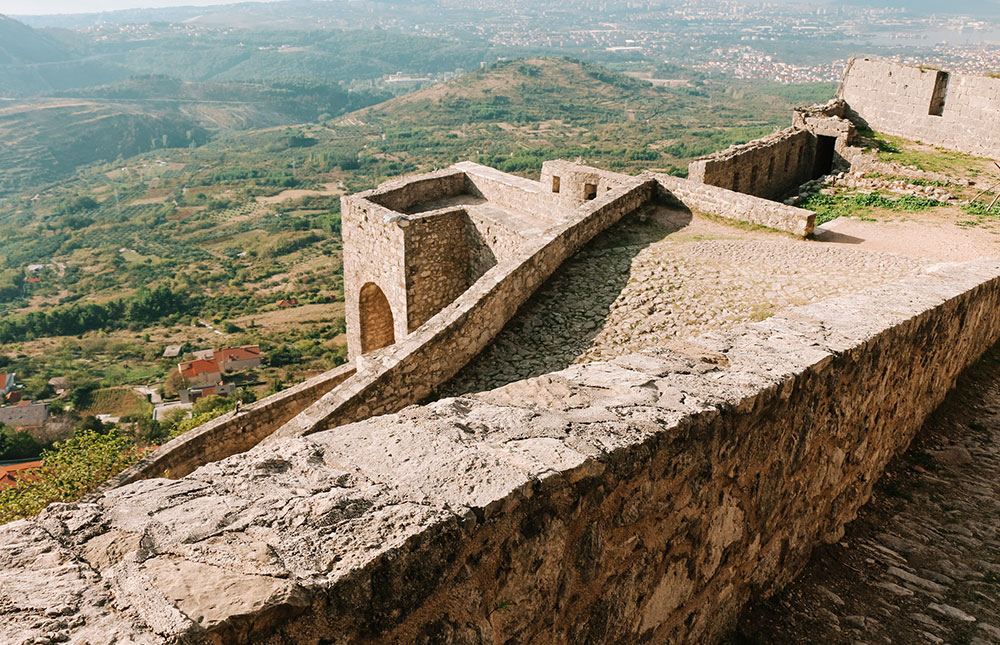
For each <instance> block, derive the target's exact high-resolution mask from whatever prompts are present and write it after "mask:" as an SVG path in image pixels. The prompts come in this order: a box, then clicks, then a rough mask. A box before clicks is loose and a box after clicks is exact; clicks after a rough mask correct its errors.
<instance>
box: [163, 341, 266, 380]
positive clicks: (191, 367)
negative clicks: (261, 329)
mask: <svg viewBox="0 0 1000 645" xmlns="http://www.w3.org/2000/svg"><path fill="white" fill-rule="evenodd" d="M194 355H195V359H194V360H193V361H186V362H184V363H178V364H177V369H179V370H180V372H181V376H183V377H184V382H185V383H187V384H188V386H189V387H191V386H194V387H207V386H210V385H216V384H219V383H221V381H222V375H223V374H230V373H232V372H242V371H243V370H252V369H255V368H258V367H260V363H261V360H262V358H263V355H262V354H261V353H260V346H259V345H242V346H240V347H220V348H219V349H204V350H201V351H198V352H195V353H194Z"/></svg>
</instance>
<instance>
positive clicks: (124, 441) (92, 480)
mask: <svg viewBox="0 0 1000 645" xmlns="http://www.w3.org/2000/svg"><path fill="white" fill-rule="evenodd" d="M138 459H139V453H138V452H137V451H136V450H135V448H134V446H133V445H132V441H131V440H130V439H129V438H128V437H126V436H124V435H122V434H121V432H120V431H119V430H118V429H117V428H111V429H110V430H109V431H108V432H107V434H100V433H98V432H95V431H93V430H88V429H81V430H79V431H77V432H75V433H74V435H73V436H72V437H71V438H70V439H67V440H66V441H62V442H58V443H56V444H55V447H54V449H53V450H46V451H44V452H42V461H43V464H42V466H41V467H40V468H38V469H35V470H34V471H32V472H31V473H30V474H28V475H27V477H24V478H23V479H22V480H21V481H20V482H19V483H18V485H17V486H15V487H13V488H7V489H5V490H0V524H3V523H6V522H12V521H14V520H16V519H20V518H23V517H29V516H31V515H35V514H36V513H38V512H39V511H41V510H42V509H43V508H45V507H46V506H48V505H49V504H50V503H52V502H69V501H73V500H76V499H79V498H80V497H81V496H83V495H84V494H86V493H88V492H90V491H91V490H93V489H94V488H96V487H97V486H98V485H100V484H102V483H103V482H105V481H107V479H108V478H109V477H112V476H114V475H116V474H118V473H120V472H121V471H122V470H124V469H125V468H128V467H129V466H131V465H132V464H133V463H135V462H136V461H137V460H138Z"/></svg>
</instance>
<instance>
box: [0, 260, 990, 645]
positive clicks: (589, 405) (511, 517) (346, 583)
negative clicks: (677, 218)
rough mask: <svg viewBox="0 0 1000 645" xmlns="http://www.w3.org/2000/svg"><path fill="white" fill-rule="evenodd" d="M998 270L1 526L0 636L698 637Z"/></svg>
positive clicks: (364, 427) (772, 582)
mask: <svg viewBox="0 0 1000 645" xmlns="http://www.w3.org/2000/svg"><path fill="white" fill-rule="evenodd" d="M998 310H1000V263H997V262H992V261H978V262H972V263H965V264H949V265H938V266H936V267H932V268H931V269H929V270H927V271H926V273H925V274H923V275H920V276H918V277H915V278H910V279H906V280H903V281H901V282H898V283H895V284H891V285H887V286H885V287H879V288H873V289H870V290H868V291H866V292H863V293H859V294H856V295H852V296H848V297H844V298H838V299H834V300H830V301H826V302H822V303H817V304H813V305H809V306H805V307H801V308H798V309H794V310H791V311H790V313H788V314H787V315H784V316H780V317H774V318H771V319H768V320H766V321H764V322H760V323H754V324H748V325H745V326H743V327H740V328H737V329H735V330H732V331H729V332H723V333H719V334H716V335H713V336H710V337H705V338H703V339H701V340H699V341H697V342H695V343H692V344H685V345H675V346H673V348H672V347H671V346H670V345H664V346H663V347H661V348H659V349H657V350H654V351H649V352H647V353H644V354H636V355H630V356H625V357H621V358H618V359H616V360H615V361H613V362H610V363H588V364H583V365H577V366H573V367H571V368H569V369H566V370H563V371H560V372H556V373H552V374H548V375H545V376H541V377H536V378H533V379H529V380H526V381H520V382H517V383H513V384H511V385H508V386H505V387H503V388H500V389H497V390H493V391H491V392H485V393H482V394H477V395H473V396H468V397H461V398H453V399H444V400H441V401H438V402H435V403H433V404H430V405H427V406H423V407H414V408H410V409H407V410H404V411H402V412H401V413H398V414H394V415H389V416H381V417H375V418H370V419H368V420H365V421H362V422H359V423H354V424H350V425H347V426H343V427H340V428H337V429H335V430H330V431H326V432H320V433H316V434H313V435H311V436H308V437H294V438H287V439H283V440H280V441H274V442H270V443H268V444H266V445H261V446H258V447H257V448H254V449H253V450H251V451H249V452H246V453H243V454H240V455H236V456H233V457H230V458H228V459H225V460H223V461H220V462H217V463H213V464H210V465H208V466H205V467H203V468H201V469H199V470H197V471H195V472H194V473H192V474H190V475H188V476H187V477H185V478H183V479H181V480H178V481H170V480H163V479H159V480H148V481H142V482H136V483H134V484H131V485H129V486H126V487H122V488H119V489H116V490H113V491H109V492H107V493H105V494H104V495H102V496H101V497H99V498H97V499H95V500H94V501H93V502H92V503H87V504H84V503H78V504H62V505H54V506H52V507H50V508H49V509H48V510H46V511H45V512H43V514H42V515H41V516H39V517H38V518H36V519H32V520H22V521H18V522H14V523H11V524H8V525H5V526H3V527H0V589H2V590H3V591H2V593H3V594H4V598H5V601H6V605H5V621H4V622H3V623H0V640H3V641H5V642H6V641H16V642H21V641H24V640H30V639H33V638H36V637H38V638H42V637H45V638H53V636H52V634H55V637H57V640H73V641H77V642H83V641H87V642H90V643H93V644H95V645H96V644H98V643H110V642H136V643H162V642H167V643H181V642H188V643H191V642H206V643H210V642H214V643H221V642H225V643H259V644H275V645H277V644H278V643H282V644H287V643H310V644H314V643H317V642H335V643H341V644H345V645H346V644H352V643H358V644H361V643H372V642H380V643H431V642H445V643H467V644H470V645H480V644H482V645H486V644H488V643H489V644H494V643H504V642H520V643H529V642H530V643H540V644H547V643H640V642H669V643H678V644H681V643H712V642H715V641H716V640H717V639H718V637H719V636H720V635H721V634H722V633H723V631H724V630H725V629H726V628H727V627H728V626H729V625H731V624H732V622H733V620H734V618H735V617H736V615H737V614H738V612H739V611H740V609H741V607H742V606H743V605H744V604H745V603H746V602H747V601H748V600H750V599H754V598H758V599H759V598H763V597H766V596H768V595H769V594H772V593H774V592H776V591H777V590H780V589H781V588H782V587H783V586H784V585H785V584H786V583H787V582H788V581H789V580H790V579H791V578H792V577H793V576H794V575H795V573H796V572H797V571H798V570H799V569H800V568H801V566H802V565H803V564H804V563H805V562H806V560H807V558H808V556H809V553H810V551H811V549H812V548H813V547H814V546H815V545H817V544H819V543H821V542H830V541H835V540H837V539H839V537H840V535H841V534H842V531H843V526H844V524H845V523H846V522H848V521H850V520H851V519H853V518H854V516H855V514H856V513H857V511H858V509H859V508H860V506H861V505H862V504H863V503H864V502H865V501H866V500H867V499H868V497H869V495H870V493H871V489H872V486H873V484H874V482H875V480H876V478H877V477H878V475H879V473H880V472H881V471H882V469H883V468H884V466H885V464H886V463H887V462H888V460H889V459H890V458H891V457H892V456H893V455H894V454H896V453H897V452H898V451H899V450H901V449H902V448H904V447H905V446H906V445H907V444H908V443H909V441H910V440H911V438H912V436H913V434H914V432H915V431H916V430H917V429H918V428H919V427H920V425H921V423H922V422H923V420H924V419H925V418H926V417H927V415H928V414H930V412H931V411H932V410H934V408H935V407H936V406H937V405H938V404H939V403H940V401H941V400H942V399H943V397H944V396H945V394H946V392H947V391H948V389H949V388H950V387H951V386H952V385H953V384H954V383H955V380H956V378H957V376H958V375H959V374H960V373H961V371H962V370H963V369H965V368H966V367H967V366H968V365H970V364H971V363H972V362H973V361H975V360H976V359H977V358H978V357H979V356H980V355H981V354H982V353H983V352H984V351H985V350H986V349H987V348H988V347H990V346H991V345H992V344H993V343H995V342H997V340H998V339H1000V317H998V316H997V311H998Z"/></svg>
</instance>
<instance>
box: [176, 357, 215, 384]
mask: <svg viewBox="0 0 1000 645" xmlns="http://www.w3.org/2000/svg"><path fill="white" fill-rule="evenodd" d="M177 369H178V371H180V373H181V376H182V377H183V378H184V382H185V383H186V384H187V385H194V386H197V385H201V386H208V385H215V384H216V383H218V382H219V381H221V380H222V371H221V370H220V369H219V364H218V363H217V362H215V361H214V360H207V359H204V358H196V359H195V360H193V361H185V362H183V363H178V364H177Z"/></svg>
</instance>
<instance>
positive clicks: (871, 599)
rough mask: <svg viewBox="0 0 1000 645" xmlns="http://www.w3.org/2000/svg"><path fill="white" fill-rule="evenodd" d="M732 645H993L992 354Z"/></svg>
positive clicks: (997, 449) (996, 493)
mask: <svg viewBox="0 0 1000 645" xmlns="http://www.w3.org/2000/svg"><path fill="white" fill-rule="evenodd" d="M729 642H730V643H731V644H732V645H750V644H756V643H760V644H764V643H769V644H770V643H773V644H775V645H782V644H786V643H822V644H830V645H839V644H850V645H875V644H877V643H895V644H907V645H909V644H911V643H912V644H920V643H932V644H935V643H947V644H948V645H962V644H964V645H988V644H997V643H1000V346H998V347H997V348H994V350H993V351H992V352H991V353H989V354H988V355H987V356H986V357H985V358H984V359H983V360H982V361H981V362H980V363H979V364H978V365H977V366H976V367H974V368H973V369H972V370H970V371H969V373H968V374H966V375H965V376H964V377H963V378H962V380H961V382H960V383H959V385H958V387H957V388H956V389H955V391H953V392H952V393H951V394H950V395H949V397H948V400H947V401H946V402H945V404H944V405H943V406H942V407H941V408H940V409H939V410H938V411H937V412H936V413H935V414H934V415H933V416H932V417H931V419H930V420H928V422H927V423H926V424H925V426H924V427H923V428H922V429H921V431H920V432H919V434H918V435H917V438H916V440H915V441H914V443H913V445H912V446H911V447H910V449H909V450H908V451H907V452H906V453H905V454H904V455H902V456H901V457H898V458H897V459H896V460H895V461H894V462H893V464H892V465H890V467H889V469H888V470H887V471H886V474H885V475H883V477H882V478H881V480H880V481H879V483H878V485H877V486H876V489H875V493H874V495H873V497H872V500H871V501H870V502H869V503H868V504H867V505H866V506H865V507H864V508H863V509H862V511H861V513H860V515H859V518H858V519H857V520H856V521H855V522H852V523H851V524H849V525H848V527H847V532H846V534H845V536H844V538H843V539H842V540H841V541H840V542H839V543H837V544H833V545H830V546H825V547H822V548H820V549H818V550H817V551H816V552H815V553H814V554H813V557H812V560H811V561H810V563H809V565H808V566H807V567H806V569H805V571H804V572H803V574H802V576H801V577H800V578H799V579H798V580H796V581H795V582H794V583H793V584H792V585H791V586H789V587H788V588H786V589H785V590H784V591H783V592H782V593H780V594H779V595H778V596H777V597H775V598H772V599H771V600H769V601H767V602H765V603H762V604H760V605H758V606H756V607H753V608H752V609H751V610H750V611H749V612H748V614H747V615H746V616H745V617H744V619H743V621H742V622H741V625H740V629H739V631H738V632H737V633H735V634H733V635H732V637H731V638H730V639H729Z"/></svg>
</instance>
